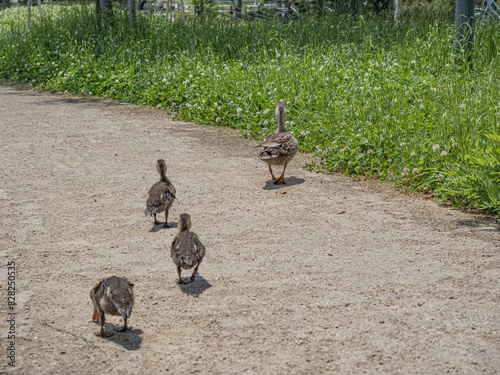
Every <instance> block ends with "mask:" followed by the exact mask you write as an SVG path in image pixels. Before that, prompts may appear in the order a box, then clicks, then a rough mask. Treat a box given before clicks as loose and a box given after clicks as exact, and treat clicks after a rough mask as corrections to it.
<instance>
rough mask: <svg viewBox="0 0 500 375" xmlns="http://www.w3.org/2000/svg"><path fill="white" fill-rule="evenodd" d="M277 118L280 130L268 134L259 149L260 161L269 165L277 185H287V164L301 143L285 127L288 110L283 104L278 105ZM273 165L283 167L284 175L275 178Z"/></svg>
mask: <svg viewBox="0 0 500 375" xmlns="http://www.w3.org/2000/svg"><path fill="white" fill-rule="evenodd" d="M275 113H276V117H277V118H278V129H277V130H276V133H273V134H268V135H267V136H266V137H265V138H264V142H262V143H261V144H260V145H258V146H257V147H261V150H260V154H259V159H260V160H262V161H263V162H265V163H267V165H268V167H269V172H271V177H272V179H273V182H274V184H275V185H278V184H286V181H285V170H286V166H287V164H288V163H289V162H290V161H291V160H292V159H293V157H294V156H295V154H296V153H297V150H298V145H299V143H298V142H297V140H296V139H295V137H294V136H293V135H291V134H290V133H289V132H288V130H287V128H286V126H285V117H286V108H285V105H284V104H283V103H282V102H279V103H278V104H277V105H276V110H275ZM271 165H283V173H282V174H281V176H280V177H278V178H275V177H274V174H273V170H272V168H271Z"/></svg>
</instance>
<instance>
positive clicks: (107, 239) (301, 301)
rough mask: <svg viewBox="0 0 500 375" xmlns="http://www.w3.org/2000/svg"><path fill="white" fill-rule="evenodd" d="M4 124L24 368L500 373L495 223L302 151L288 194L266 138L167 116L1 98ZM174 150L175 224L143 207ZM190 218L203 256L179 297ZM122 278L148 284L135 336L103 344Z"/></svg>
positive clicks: (4, 245)
mask: <svg viewBox="0 0 500 375" xmlns="http://www.w3.org/2000/svg"><path fill="white" fill-rule="evenodd" d="M290 119H293V115H291V116H290ZM0 129H1V139H0V147H1V154H0V168H1V169H0V181H1V185H0V207H1V208H0V213H1V226H0V235H1V240H0V244H1V247H0V258H1V264H2V267H1V268H0V274H1V277H0V280H1V283H2V284H1V287H2V289H1V291H2V299H1V301H0V305H1V310H2V316H3V317H6V316H7V315H6V313H7V289H6V282H7V271H8V270H7V266H6V265H7V262H9V261H15V264H16V288H17V289H16V297H15V298H16V302H17V306H16V310H15V312H17V315H16V324H17V325H16V340H15V341H16V345H15V350H16V362H15V364H16V367H15V373H17V374H103V373H105V374H164V373H173V374H188V373H201V374H207V373H214V374H241V373H254V374H327V373H328V374H329V373H340V374H360V373H368V374H378V373H391V374H444V373H447V372H452V373H459V374H478V373H481V374H496V373H500V318H499V316H500V304H499V302H500V278H499V276H500V271H499V265H500V231H499V229H498V227H497V226H496V225H495V224H494V223H493V222H492V221H487V220H484V219H482V218H481V217H480V216H478V215H475V214H471V213H465V212H461V211H457V210H451V209H449V208H446V207H443V206H440V205H439V204H437V203H436V202H433V201H430V200H424V199H422V198H418V197H413V196H409V195H403V194H400V193H399V192H398V191H397V190H396V189H395V188H394V187H392V186H390V185H388V184H385V183H380V182H377V181H355V180H353V179H350V178H348V177H345V176H343V175H335V174H333V175H330V174H328V175H326V174H315V173H311V172H307V171H305V170H303V169H302V166H303V165H304V164H305V163H306V162H307V161H308V157H307V156H305V155H299V156H298V157H297V158H296V159H295V160H294V161H293V162H292V164H291V166H290V169H289V171H288V173H287V180H288V182H289V184H288V185H286V186H280V187H276V186H274V185H272V184H271V183H270V177H269V175H268V170H267V167H266V165H265V164H264V163H262V162H260V161H259V160H257V158H256V156H257V153H258V150H257V149H256V148H255V147H254V146H255V145H256V144H257V142H256V141H250V140H244V139H242V138H241V137H240V136H239V134H238V133H237V132H235V131H233V130H230V129H221V128H216V127H207V126H199V125H194V124H190V123H182V122H176V121H172V119H171V118H170V117H169V116H168V115H166V114H165V113H164V112H163V111H160V110H153V109H147V108H141V107H137V106H132V105H127V104H121V103H117V102H110V101H104V100H103V101H101V100H91V99H81V98H77V97H74V96H70V95H56V94H48V93H34V92H33V91H30V90H28V89H23V88H13V87H6V86H3V87H2V86H0ZM159 158H164V159H165V160H166V162H167V165H168V171H167V174H168V176H169V177H170V179H171V180H172V182H173V183H174V185H175V187H176V189H177V195H178V200H177V201H176V202H175V203H174V205H173V208H172V211H171V216H170V220H169V221H170V223H171V224H172V228H170V229H163V228H160V227H159V226H154V225H153V222H152V219H150V218H145V217H144V214H143V211H144V209H145V201H146V197H147V191H148V189H149V187H150V186H151V185H152V184H153V183H154V182H156V181H157V180H158V174H157V172H156V168H155V162H156V160H157V159H159ZM184 212H187V213H189V214H191V217H192V221H193V230H194V231H195V232H196V233H197V234H198V236H199V237H200V239H201V240H202V242H203V243H204V244H205V246H206V248H207V256H206V258H205V260H204V262H203V263H202V265H201V267H200V272H199V274H198V276H197V280H196V282H195V283H193V284H189V285H187V286H179V285H177V284H176V282H175V280H176V269H175V267H174V264H173V263H172V261H171V259H170V243H171V242H172V240H173V238H174V236H175V235H176V234H177V231H178V230H177V228H176V227H177V220H178V217H179V214H181V213H184ZM163 217H164V216H162V215H160V216H159V218H163ZM111 275H118V276H124V277H127V278H128V279H129V280H130V281H131V282H133V283H135V293H136V304H135V306H134V311H133V313H132V317H131V320H130V325H131V326H132V327H133V330H131V331H128V332H127V333H115V335H114V336H112V337H111V338H107V339H103V338H99V337H96V336H94V334H93V333H94V332H95V331H97V330H98V325H97V324H96V323H93V322H91V316H92V304H91V300H90V298H89V292H90V289H91V287H92V286H93V285H94V284H95V283H96V282H97V281H98V280H99V279H102V278H104V277H108V276H111ZM187 275H188V274H186V276H187ZM120 324H121V319H120V318H118V317H109V319H108V323H107V324H106V329H107V330H108V331H111V330H113V329H114V327H116V326H119V325H120ZM0 327H1V331H0V335H1V338H2V343H4V345H2V349H4V348H5V347H6V346H7V344H8V342H9V340H7V339H6V338H7V334H8V329H9V326H8V323H7V322H6V318H4V319H3V322H2V323H0ZM7 362H8V359H7V351H6V350H5V349H4V350H2V352H1V355H0V373H4V372H9V371H10V370H12V369H10V368H9V367H8V365H7Z"/></svg>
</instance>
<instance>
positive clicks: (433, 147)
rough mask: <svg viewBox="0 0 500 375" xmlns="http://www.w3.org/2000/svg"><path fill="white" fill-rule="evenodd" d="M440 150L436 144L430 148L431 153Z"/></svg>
mask: <svg viewBox="0 0 500 375" xmlns="http://www.w3.org/2000/svg"><path fill="white" fill-rule="evenodd" d="M440 148H441V147H439V145H437V144H436V145H434V146H432V151H434V152H438V151H439V149H440Z"/></svg>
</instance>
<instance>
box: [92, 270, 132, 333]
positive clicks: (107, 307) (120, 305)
mask: <svg viewBox="0 0 500 375" xmlns="http://www.w3.org/2000/svg"><path fill="white" fill-rule="evenodd" d="M133 288H134V284H131V283H130V282H129V281H128V280H127V279H125V278H123V277H117V276H111V277H109V278H107V279H104V280H101V281H99V282H98V283H97V284H96V286H95V287H93V288H92V290H91V291H90V298H91V299H92V303H93V304H94V314H93V316H92V320H93V321H94V322H98V321H101V330H100V332H96V333H95V335H96V336H101V337H109V336H112V335H113V334H112V333H108V332H104V321H105V318H104V314H109V315H121V317H122V318H123V321H124V324H123V327H122V328H119V329H117V331H119V332H124V331H126V330H127V329H128V327H127V319H128V318H130V315H131V314H132V307H133V305H134V291H133Z"/></svg>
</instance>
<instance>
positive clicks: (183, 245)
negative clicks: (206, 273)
mask: <svg viewBox="0 0 500 375" xmlns="http://www.w3.org/2000/svg"><path fill="white" fill-rule="evenodd" d="M190 229H191V218H190V216H189V215H188V214H182V215H181V216H180V218H179V233H178V234H177V236H176V237H175V239H174V242H172V247H171V249H170V255H171V256H172V260H173V261H174V263H175V265H176V266H177V273H178V274H179V280H178V281H177V283H178V284H186V282H184V281H183V280H182V277H181V268H184V269H186V270H187V269H189V268H192V267H195V266H196V267H195V269H194V271H193V274H192V275H191V282H193V281H194V280H195V277H196V272H198V267H199V266H200V263H201V261H202V260H203V257H204V256H205V246H203V245H202V243H201V242H200V240H199V239H198V236H197V235H196V234H195V233H193V232H191V231H190Z"/></svg>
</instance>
